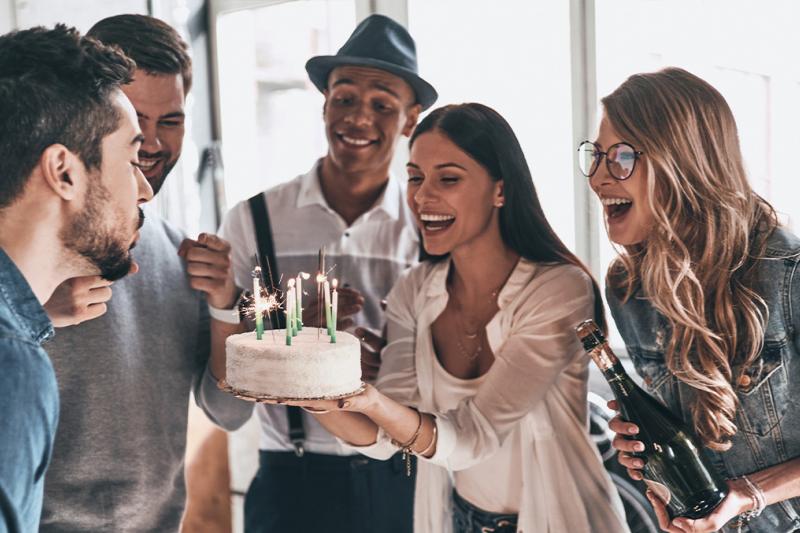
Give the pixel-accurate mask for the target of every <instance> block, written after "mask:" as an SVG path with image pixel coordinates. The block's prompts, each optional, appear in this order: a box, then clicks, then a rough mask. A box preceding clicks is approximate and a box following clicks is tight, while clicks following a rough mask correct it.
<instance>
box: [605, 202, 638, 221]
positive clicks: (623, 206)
mask: <svg viewBox="0 0 800 533" xmlns="http://www.w3.org/2000/svg"><path fill="white" fill-rule="evenodd" d="M601 201H602V202H603V206H604V207H605V210H606V215H607V216H608V219H609V220H612V219H616V218H620V217H623V216H625V215H626V214H627V213H628V211H630V209H631V207H633V202H632V201H631V200H628V199H627V198H603V199H602V200H601Z"/></svg>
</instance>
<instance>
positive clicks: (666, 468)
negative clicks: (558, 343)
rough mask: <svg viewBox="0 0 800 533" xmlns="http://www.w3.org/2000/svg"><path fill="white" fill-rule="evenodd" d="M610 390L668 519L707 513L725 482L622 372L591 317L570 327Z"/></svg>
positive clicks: (688, 435) (681, 427)
mask: <svg viewBox="0 0 800 533" xmlns="http://www.w3.org/2000/svg"><path fill="white" fill-rule="evenodd" d="M575 331H576V333H577V335H578V337H579V338H580V340H581V342H582V343H583V348H584V349H585V350H586V352H587V353H588V354H589V355H590V356H591V358H592V359H593V360H594V362H595V363H597V366H598V367H600V370H601V371H602V372H603V375H604V376H605V378H606V381H608V384H609V385H610V386H611V390H612V391H613V392H614V397H615V398H616V399H617V403H618V404H619V409H620V413H621V414H622V418H624V419H625V420H628V421H630V422H632V423H634V424H636V425H637V426H639V433H638V434H637V435H635V436H634V437H633V438H634V439H635V440H638V441H641V442H643V443H644V451H643V452H639V453H636V454H634V455H635V456H637V457H640V458H641V459H643V460H644V462H645V466H644V469H643V470H642V474H643V475H644V481H645V483H646V484H647V486H648V487H649V488H650V490H652V491H653V492H654V493H655V494H657V495H658V496H659V497H660V498H661V500H662V501H664V502H666V504H667V508H668V509H669V512H670V514H671V516H672V517H673V518H676V517H679V516H683V517H686V518H691V519H697V518H702V517H704V516H706V515H708V514H709V513H710V512H711V511H713V510H714V508H716V507H717V505H719V504H720V502H721V501H722V500H723V499H724V498H725V496H726V495H727V493H728V487H727V485H726V484H725V481H724V480H723V479H722V478H721V477H720V476H719V474H718V473H717V472H716V471H715V470H714V468H713V467H712V466H711V465H709V464H708V461H707V459H706V458H705V457H704V455H703V453H702V451H701V447H700V445H699V444H698V440H697V438H696V437H695V436H694V435H693V434H692V432H691V431H690V430H689V429H688V428H687V427H686V425H685V424H684V423H683V422H682V421H681V420H679V419H678V417H676V416H675V415H673V414H672V413H671V412H670V410H669V409H667V408H666V407H665V406H664V405H662V404H661V402H659V401H658V400H656V399H655V398H653V397H652V396H650V395H649V394H647V393H646V392H645V391H644V390H642V388H641V387H639V386H638V385H637V384H636V383H634V382H633V380H632V379H631V377H630V376H629V375H628V373H627V372H625V369H624V368H623V367H622V364H621V363H620V362H619V359H617V357H616V356H615V355H614V352H612V351H611V348H610V347H609V346H608V343H607V342H606V339H605V336H604V335H603V332H602V331H600V328H598V327H597V324H595V322H594V321H593V320H586V321H585V322H582V323H581V324H580V325H578V327H577V328H575Z"/></svg>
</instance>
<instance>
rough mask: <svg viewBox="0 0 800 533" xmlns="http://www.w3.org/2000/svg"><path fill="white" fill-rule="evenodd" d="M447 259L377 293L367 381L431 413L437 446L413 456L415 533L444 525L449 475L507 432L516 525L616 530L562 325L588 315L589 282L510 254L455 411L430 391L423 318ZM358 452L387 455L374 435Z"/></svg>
mask: <svg viewBox="0 0 800 533" xmlns="http://www.w3.org/2000/svg"><path fill="white" fill-rule="evenodd" d="M449 268H450V262H449V261H441V262H439V263H433V264H431V263H429V262H426V263H422V264H420V265H418V266H416V267H414V268H412V269H411V270H409V271H407V272H406V273H405V274H404V275H403V276H402V277H401V278H400V279H399V280H398V282H397V284H396V285H395V287H394V288H393V289H392V292H391V293H390V294H389V296H388V299H387V300H388V308H387V320H388V324H387V327H388V335H387V337H388V338H387V341H388V344H387V346H386V348H384V351H383V353H382V364H381V369H380V374H379V376H378V382H377V385H376V386H377V388H378V389H379V390H381V392H383V393H384V394H386V395H387V396H389V397H390V398H393V399H394V400H396V401H398V402H400V403H402V404H405V405H409V406H414V407H417V408H419V409H420V410H422V411H424V412H429V413H433V414H434V415H435V416H436V424H437V429H438V433H439V436H438V443H437V447H436V453H435V454H434V455H433V456H432V457H431V458H429V459H425V458H423V457H419V459H420V460H419V461H418V463H417V464H418V471H417V482H416V496H415V498H414V531H415V533H449V532H451V531H452V514H451V504H452V502H451V492H452V481H451V480H452V476H451V475H450V473H452V472H456V471H460V470H464V469H468V468H470V467H472V466H474V465H476V464H478V463H481V462H483V461H484V460H486V459H487V458H488V457H491V456H492V455H494V454H495V453H496V452H497V451H498V449H500V448H501V446H502V445H503V443H504V442H505V441H506V440H507V439H509V438H515V439H519V443H518V444H519V449H520V450H521V453H520V455H521V457H520V464H519V467H520V470H521V473H522V495H521V501H520V508H519V523H518V531H519V532H524V533H545V532H552V533H556V532H558V533H560V532H570V533H582V532H587V533H588V532H595V533H620V532H627V531H628V527H627V525H626V523H625V518H624V517H625V514H624V510H623V507H622V503H621V501H620V499H619V496H618V494H617V492H616V489H615V488H614V485H613V483H612V482H611V480H610V478H609V477H608V475H607V474H606V471H605V470H604V468H603V465H602V462H601V459H600V456H599V453H598V451H597V449H596V447H595V445H594V444H593V443H592V441H591V440H590V438H589V434H588V424H587V402H586V395H587V378H588V360H587V357H586V355H585V354H584V353H583V350H582V348H581V345H580V343H579V341H578V339H577V337H576V335H575V332H574V328H575V326H576V325H577V324H578V323H580V322H581V321H583V320H585V319H586V318H589V317H592V316H593V313H594V296H593V292H592V285H591V280H590V279H589V277H588V276H587V275H586V274H585V273H584V272H583V271H582V270H581V269H579V268H578V267H575V266H572V265H556V266H550V265H541V264H537V263H533V262H531V261H528V260H525V259H521V260H520V261H519V263H518V264H517V266H516V267H515V269H514V271H513V272H512V274H511V276H510V277H509V279H508V281H507V282H506V284H505V286H504V287H503V289H502V290H501V292H500V294H499V296H498V302H497V303H498V307H499V311H498V312H497V314H496V315H495V316H494V317H493V318H492V320H491V321H490V322H489V324H488V325H487V327H486V333H487V337H488V340H489V345H490V347H491V349H492V352H493V353H494V355H495V360H494V363H493V364H492V366H491V368H490V369H489V371H488V372H487V373H486V375H485V378H484V379H483V380H482V382H481V384H480V386H479V387H478V389H477V392H476V393H475V394H474V395H472V396H470V397H468V398H465V399H463V400H462V401H461V402H460V403H459V404H458V406H457V407H456V408H455V409H450V410H446V411H440V410H438V409H437V408H436V402H435V398H434V391H433V382H434V366H433V365H434V364H437V363H436V355H435V354H434V352H433V342H432V338H431V324H432V323H433V322H434V321H435V320H436V318H437V317H438V316H439V315H440V314H441V313H442V311H444V309H445V307H446V305H447V299H448V293H447V288H446V285H445V282H446V279H447V273H448V270H449ZM356 449H357V450H358V451H359V452H361V453H363V454H365V455H368V456H370V457H375V458H378V459H387V458H389V457H391V456H392V455H393V454H394V453H395V452H397V447H396V446H394V445H393V444H392V443H391V441H390V438H389V437H388V435H386V434H385V433H384V432H383V431H382V430H379V432H378V440H377V442H376V443H375V444H372V445H370V446H363V447H356Z"/></svg>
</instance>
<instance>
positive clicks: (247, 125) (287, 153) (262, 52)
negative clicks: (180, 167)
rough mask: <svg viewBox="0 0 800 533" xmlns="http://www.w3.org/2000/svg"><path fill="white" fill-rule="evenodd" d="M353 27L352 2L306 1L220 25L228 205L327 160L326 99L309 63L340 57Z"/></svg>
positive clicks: (229, 16) (223, 19)
mask: <svg viewBox="0 0 800 533" xmlns="http://www.w3.org/2000/svg"><path fill="white" fill-rule="evenodd" d="M354 26H355V5H354V2H353V0H301V1H295V2H287V3H282V4H277V5H273V6H267V7H261V8H256V9H248V10H243V11H236V12H232V13H225V14H223V15H221V16H220V17H219V18H218V19H217V33H218V43H219V44H218V49H217V54H218V59H219V76H220V79H219V87H220V89H219V90H220V116H221V129H222V141H223V159H224V164H225V193H226V201H227V203H228V205H229V206H231V205H233V204H234V203H235V202H237V201H239V200H242V199H245V198H247V197H249V196H252V195H253V194H255V193H257V192H259V191H262V190H264V189H266V188H269V187H272V186H273V185H276V184H278V183H281V182H284V181H288V180H290V179H292V178H294V177H295V176H296V175H298V174H300V173H303V172H306V171H307V170H308V169H310V168H311V165H312V164H313V163H314V161H315V160H316V159H317V158H319V157H321V156H322V155H324V154H325V152H326V150H327V143H326V141H325V132H324V129H323V122H322V104H323V99H322V95H321V94H320V92H319V91H318V90H317V89H316V87H314V85H313V84H312V83H311V81H310V80H309V79H308V75H307V74H306V71H305V63H306V61H307V60H308V59H309V58H310V57H312V56H315V55H326V54H334V53H336V50H337V49H338V48H339V47H340V46H341V45H342V44H343V43H344V42H345V40H347V37H348V36H349V35H350V32H352V31H353V27H354Z"/></svg>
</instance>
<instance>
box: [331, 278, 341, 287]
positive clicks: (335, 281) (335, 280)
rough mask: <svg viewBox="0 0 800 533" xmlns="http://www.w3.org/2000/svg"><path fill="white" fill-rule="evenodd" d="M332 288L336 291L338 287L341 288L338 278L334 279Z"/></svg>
mask: <svg viewBox="0 0 800 533" xmlns="http://www.w3.org/2000/svg"><path fill="white" fill-rule="evenodd" d="M331 286H332V287H333V289H334V290H336V287H338V286H339V280H338V279H336V278H333V281H332V282H331Z"/></svg>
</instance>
